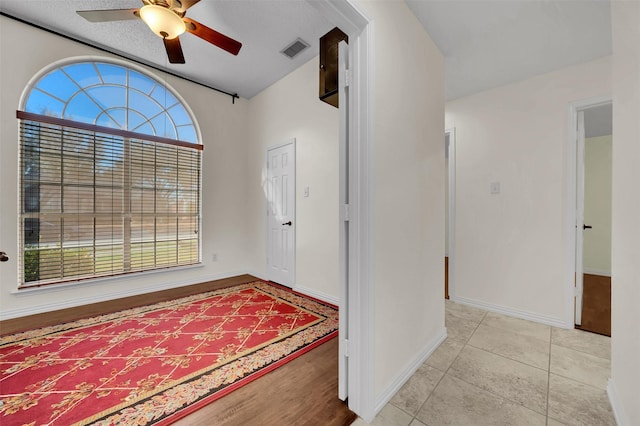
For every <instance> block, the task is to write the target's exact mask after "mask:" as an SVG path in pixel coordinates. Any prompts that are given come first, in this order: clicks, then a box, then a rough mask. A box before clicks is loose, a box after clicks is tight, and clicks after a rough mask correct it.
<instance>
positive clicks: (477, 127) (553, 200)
mask: <svg viewBox="0 0 640 426" xmlns="http://www.w3.org/2000/svg"><path fill="white" fill-rule="evenodd" d="M610 93H611V60H610V58H602V59H599V60H596V61H593V62H588V63H585V64H581V65H576V66H572V67H569V68H565V69H562V70H559V71H555V72H551V73H548V74H544V75H540V76H537V77H534V78H531V79H528V80H525V81H521V82H517V83H513V84H509V85H506V86H502V87H498V88H495V89H491V90H487V91H485V92H481V93H478V94H475V95H472V96H468V97H465V98H461V99H458V100H455V101H452V102H448V103H447V104H446V127H447V128H449V127H455V129H456V213H455V214H456V217H455V219H456V222H455V223H456V236H455V254H454V256H455V259H456V261H455V280H456V282H455V284H454V285H455V287H454V288H455V294H454V295H453V296H454V297H455V298H459V299H462V300H464V301H467V302H470V303H476V304H480V305H483V306H485V307H488V308H490V309H496V310H501V309H502V310H505V311H507V312H510V313H512V314H516V315H519V316H523V317H527V318H530V319H535V320H538V321H544V322H547V323H550V324H555V325H565V326H568V325H570V321H571V320H570V319H568V318H567V307H568V306H569V304H570V301H569V300H567V297H569V295H568V291H567V282H566V280H567V273H566V271H567V265H568V262H569V260H568V256H569V253H568V250H567V248H568V245H569V243H568V241H567V235H568V233H569V229H567V225H566V223H567V220H566V218H567V217H568V216H567V215H568V212H567V205H566V203H565V200H566V198H567V170H566V168H567V166H566V165H567V155H571V153H568V152H567V143H568V142H567V139H568V125H567V123H568V114H569V108H568V106H569V103H571V102H574V101H579V100H584V99H588V98H593V97H597V96H605V95H610ZM491 182H500V184H501V193H500V194H497V195H492V194H490V183H491Z"/></svg>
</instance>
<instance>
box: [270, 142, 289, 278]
mask: <svg viewBox="0 0 640 426" xmlns="http://www.w3.org/2000/svg"><path fill="white" fill-rule="evenodd" d="M295 159H296V151H295V140H293V141H291V142H288V143H286V144H284V145H280V146H277V147H273V148H269V150H268V151H267V205H268V206H267V271H268V278H269V280H271V281H273V282H276V283H278V284H282V285H285V286H287V287H293V285H294V283H295V253H296V249H295V243H296V235H295V230H296V223H295V206H296V190H295V186H296V166H295Z"/></svg>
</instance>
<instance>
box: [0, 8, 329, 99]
mask: <svg viewBox="0 0 640 426" xmlns="http://www.w3.org/2000/svg"><path fill="white" fill-rule="evenodd" d="M140 6H142V2H141V1H140V0H100V1H96V0H55V1H53V0H0V11H2V12H4V13H6V14H8V15H11V16H14V17H17V18H20V19H22V20H26V21H29V22H33V23H35V24H37V25H38V26H41V27H44V28H47V29H51V30H54V31H56V32H59V33H61V34H64V35H68V36H70V37H72V38H75V39H79V40H82V41H85V42H88V43H89V44H92V45H96V46H99V47H102V48H105V49H106V50H109V51H112V52H117V53H120V54H122V55H124V56H127V57H129V58H137V59H138V60H139V61H140V62H142V63H146V64H150V65H153V66H155V67H159V68H163V69H168V70H169V71H171V72H172V73H175V74H178V75H181V76H184V77H187V78H189V79H191V80H194V81H197V82H201V83H204V84H206V85H208V86H212V87H215V88H218V89H221V90H223V91H226V92H229V93H237V94H239V95H240V96H241V97H243V98H251V97H253V96H254V95H256V94H257V93H259V92H260V91H262V90H263V89H265V88H266V87H269V86H270V85H271V84H273V83H275V82H276V81H278V80H279V79H281V78H282V77H284V76H285V75H287V74H288V73H290V72H291V71H293V70H294V69H296V68H298V67H299V66H301V65H303V64H304V63H306V62H307V61H309V60H310V59H311V58H313V57H315V56H316V55H318V39H319V38H320V37H321V36H322V35H323V34H325V33H327V32H328V31H330V30H331V29H332V28H333V26H332V25H331V24H330V23H329V22H328V21H327V20H326V19H325V18H324V17H323V16H322V15H320V14H319V13H318V12H317V11H316V10H315V9H314V8H313V7H312V6H311V5H310V4H309V3H308V2H306V1H288V0H241V1H238V0H216V1H212V0H202V1H200V2H199V3H197V4H196V5H194V6H193V7H192V8H190V9H189V10H188V11H187V16H188V17H189V18H191V19H195V20H196V21H198V22H200V23H202V24H204V25H206V26H208V27H210V28H213V29H214V30H216V31H219V32H221V33H223V34H225V35H227V36H229V37H231V38H234V39H236V40H238V41H240V42H242V43H243V46H242V49H241V50H240V53H239V54H238V56H233V55H231V54H229V53H227V52H225V51H223V50H221V49H218V48H217V47H215V46H212V45H211V44H209V43H207V42H205V41H203V40H202V39H200V38H198V37H196V36H194V35H192V34H186V33H185V34H183V35H182V36H180V41H181V44H182V50H183V52H184V57H185V60H186V64H169V63H168V61H167V55H166V53H165V50H164V46H163V43H162V40H161V39H160V38H159V37H158V36H156V35H155V34H153V33H152V32H151V30H149V28H147V26H146V25H145V24H144V23H143V22H142V21H140V20H129V21H118V22H108V23H90V22H88V21H86V20H85V19H84V18H82V17H80V16H79V15H77V14H76V13H75V12H76V10H89V9H128V8H139V7H140ZM298 37H299V38H301V39H302V40H304V41H306V42H307V43H308V44H310V45H311V47H310V48H308V49H306V50H304V51H303V52H302V53H301V54H299V55H298V56H296V57H295V58H294V59H289V58H288V57H286V56H285V55H283V54H281V53H280V51H281V50H283V49H284V48H285V47H287V46H288V45H289V44H290V43H292V42H294V41H295V40H296V39H297V38H298Z"/></svg>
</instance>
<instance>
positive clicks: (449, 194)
mask: <svg viewBox="0 0 640 426" xmlns="http://www.w3.org/2000/svg"><path fill="white" fill-rule="evenodd" d="M444 144H445V148H444V156H445V159H444V167H445V172H444V182H445V190H444V193H445V203H444V205H445V214H444V221H445V227H444V229H445V237H444V240H445V246H444V298H445V299H449V298H450V295H451V294H453V295H454V297H455V293H454V291H453V279H452V278H453V264H454V259H453V255H454V243H455V238H454V236H455V232H454V231H455V205H456V197H455V182H456V131H455V129H454V128H451V129H447V130H445V132H444Z"/></svg>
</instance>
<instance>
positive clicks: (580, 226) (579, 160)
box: [575, 111, 585, 325]
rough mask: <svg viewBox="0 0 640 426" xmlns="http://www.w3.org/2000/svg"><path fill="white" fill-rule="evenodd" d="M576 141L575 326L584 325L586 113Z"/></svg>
mask: <svg viewBox="0 0 640 426" xmlns="http://www.w3.org/2000/svg"><path fill="white" fill-rule="evenodd" d="M577 132H578V139H577V141H576V274H575V281H576V289H575V297H576V299H575V324H576V325H581V324H582V288H583V282H582V281H583V269H584V267H583V244H584V138H585V129H584V111H578V128H577Z"/></svg>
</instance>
